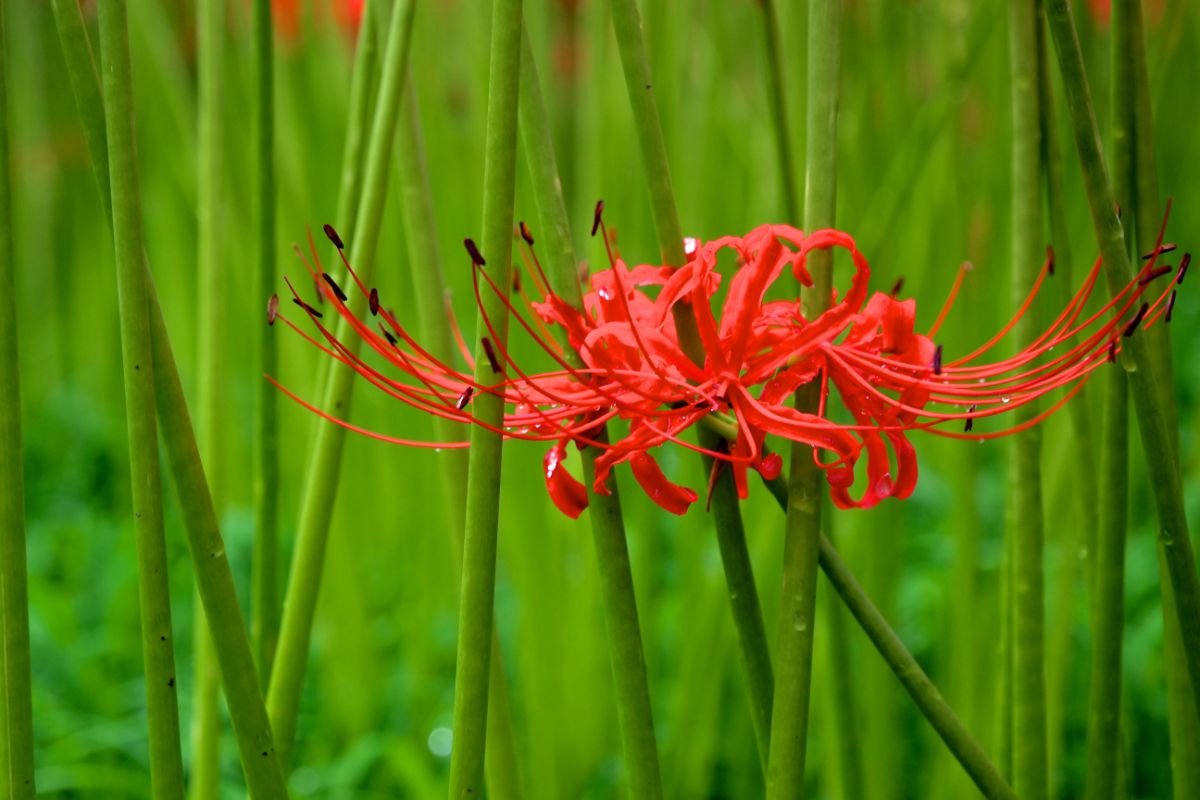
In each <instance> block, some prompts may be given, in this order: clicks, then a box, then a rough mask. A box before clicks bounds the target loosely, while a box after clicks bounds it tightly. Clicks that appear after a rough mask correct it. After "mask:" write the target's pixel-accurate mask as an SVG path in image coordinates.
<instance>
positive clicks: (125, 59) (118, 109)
mask: <svg viewBox="0 0 1200 800" xmlns="http://www.w3.org/2000/svg"><path fill="white" fill-rule="evenodd" d="M100 56H101V64H102V67H103V69H102V74H103V75H104V97H105V98H106V102H107V105H108V114H107V115H106V121H107V125H108V169H109V175H110V179H111V184H110V186H111V191H112V221H113V246H114V250H115V253H116V266H117V297H118V300H119V306H120V317H121V353H122V363H123V370H122V371H123V373H124V378H125V416H126V423H127V426H128V430H129V468H130V483H131V488H132V492H133V527H134V534H135V537H136V542H137V561H138V600H139V606H140V609H141V622H142V625H141V628H142V658H143V662H144V666H145V673H146V704H147V716H148V723H149V745H150V782H151V786H152V788H153V792H154V796H155V797H160V798H172V797H178V798H182V797H183V796H184V792H183V757H182V753H181V750H180V740H179V705H178V698H177V696H176V691H175V652H174V641H175V638H174V632H173V630H172V628H171V600H170V588H169V586H168V585H167V553H166V540H165V535H164V531H163V516H162V486H161V484H160V481H159V469H158V433H157V425H156V419H155V410H154V364H153V360H152V355H151V349H150V348H151V344H150V322H149V314H148V310H147V309H148V307H147V301H146V273H145V270H144V268H143V265H142V219H141V204H140V200H139V197H138V178H137V166H136V162H135V152H136V148H135V146H134V133H133V90H132V86H131V77H130V66H129V39H128V33H127V23H126V16H125V2H124V0H104V2H103V3H101V4H100Z"/></svg>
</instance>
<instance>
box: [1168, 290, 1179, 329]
mask: <svg viewBox="0 0 1200 800" xmlns="http://www.w3.org/2000/svg"><path fill="white" fill-rule="evenodd" d="M1178 292H1179V290H1178V289H1172V290H1171V298H1170V299H1169V300H1167V316H1166V320H1167V322H1170V321H1171V312H1172V311H1174V310H1175V295H1176V294H1178Z"/></svg>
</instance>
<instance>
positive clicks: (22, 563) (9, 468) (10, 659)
mask: <svg viewBox="0 0 1200 800" xmlns="http://www.w3.org/2000/svg"><path fill="white" fill-rule="evenodd" d="M7 13H8V9H7V3H5V2H4V0H0V631H2V637H3V638H2V639H0V648H2V649H0V654H2V655H0V689H3V694H2V696H0V719H3V720H4V725H3V727H2V729H0V752H2V753H3V759H2V760H0V764H2V765H3V767H4V771H3V772H0V787H3V791H6V792H7V795H6V796H7V797H10V798H12V800H27V799H29V800H32V798H33V797H34V795H35V794H36V789H35V787H34V779H33V694H32V691H33V690H32V685H31V675H30V658H29V591H28V575H27V573H26V560H25V473H24V466H23V463H22V453H23V452H24V451H23V450H22V449H21V391H20V370H19V369H18V367H19V364H18V354H17V290H16V270H15V267H14V264H13V239H12V234H13V229H12V196H11V192H12V179H11V176H10V175H9V164H10V161H9V145H8V85H7V77H8V76H7V73H8V54H7V52H6V50H7V48H6V46H5V42H6V39H5V36H6V31H5V29H6V27H7V25H6V24H5V20H6V19H7ZM0 793H3V792H0Z"/></svg>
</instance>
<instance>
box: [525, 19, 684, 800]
mask: <svg viewBox="0 0 1200 800" xmlns="http://www.w3.org/2000/svg"><path fill="white" fill-rule="evenodd" d="M523 45H524V46H523V49H522V53H521V104H520V125H521V140H522V144H523V152H524V154H525V162H526V165H527V166H528V168H529V176H530V183H531V186H532V189H533V196H534V201H535V203H536V204H537V207H538V216H539V219H540V220H541V225H540V227H539V229H538V234H537V235H538V239H539V240H540V241H541V242H542V250H543V252H545V253H547V260H546V263H547V265H548V269H549V273H548V277H549V278H550V280H551V283H552V284H553V287H554V291H555V293H556V294H558V295H559V296H560V297H562V298H563V299H564V300H566V302H568V303H570V304H571V305H572V306H573V307H575V308H576V309H580V310H581V309H582V308H583V294H582V292H581V290H580V287H579V277H578V273H577V271H576V265H577V264H578V263H579V262H578V260H577V259H576V257H575V248H574V246H573V244H572V237H571V227H570V222H569V221H568V216H567V209H566V203H565V201H564V200H563V195H562V189H561V182H560V181H559V174H558V165H557V160H556V159H555V156H554V145H553V140H552V137H551V133H550V125H549V121H548V119H547V116H546V109H545V104H544V102H543V99H542V89H541V82H540V81H539V79H538V73H537V65H536V63H535V62H534V57H533V49H532V47H531V46H530V44H529V37H528V35H526V36H525V37H524V42H523ZM560 333H561V332H560ZM564 354H565V357H566V359H567V360H568V362H569V363H571V364H572V366H574V367H583V366H584V364H583V361H582V360H581V359H580V358H579V356H578V354H577V353H576V352H575V351H574V350H572V349H571V348H565V349H564ZM600 435H604V434H603V433H601V434H600ZM581 455H582V460H583V466H584V479H583V480H584V483H585V485H587V487H588V515H589V519H590V520H591V523H592V535H593V537H594V539H595V546H596V561H597V565H598V567H599V569H600V579H601V589H602V595H601V596H602V600H603V602H604V619H605V630H606V632H607V634H608V644H609V654H610V658H611V660H612V671H613V680H614V683H615V685H616V699H617V717H618V720H619V723H620V726H621V740H622V744H623V746H624V753H625V761H626V768H627V769H628V772H629V784H630V793H631V795H632V796H633V797H637V798H645V797H659V796H661V794H662V785H661V784H662V781H661V776H660V775H659V767H658V747H657V744H656V742H655V739H654V718H653V714H652V710H651V706H650V692H649V688H648V682H647V679H646V664H645V657H644V655H643V652H642V634H641V626H640V624H639V621H638V613H637V599H636V597H635V595H634V587H633V579H632V573H631V570H630V566H629V553H628V549H627V547H626V545H625V541H626V539H625V525H624V519H623V517H622V514H621V502H620V498H619V496H618V494H617V491H616V487H615V485H614V486H612V487H611V488H612V489H613V492H612V494H610V495H602V494H597V493H596V492H594V491H592V485H593V482H594V478H595V461H596V456H597V452H596V450H595V449H594V448H585V449H584V450H583V451H581Z"/></svg>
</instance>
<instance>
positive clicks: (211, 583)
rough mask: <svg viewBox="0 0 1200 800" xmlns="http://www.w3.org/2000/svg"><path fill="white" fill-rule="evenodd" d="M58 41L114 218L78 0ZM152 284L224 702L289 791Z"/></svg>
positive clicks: (279, 786) (172, 454)
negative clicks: (276, 751) (276, 750)
mask: <svg viewBox="0 0 1200 800" xmlns="http://www.w3.org/2000/svg"><path fill="white" fill-rule="evenodd" d="M53 2H54V13H55V20H56V23H57V25H58V31H59V40H60V42H61V44H62V48H63V53H64V55H65V57H66V63H67V72H68V75H69V78H70V81H71V88H72V90H73V91H74V93H75V97H76V102H77V105H78V106H79V110H80V118H81V120H82V122H83V129H84V136H85V138H86V140H87V143H88V149H89V152H90V153H91V155H92V162H93V165H94V167H95V169H94V171H95V175H96V182H97V184H98V186H99V189H100V201H101V205H102V207H103V209H104V214H105V216H106V217H108V218H110V219H111V218H112V196H111V194H110V191H109V170H108V165H107V161H106V160H105V158H104V153H105V152H106V151H107V148H108V145H107V133H106V130H105V128H106V123H105V110H104V103H103V99H102V95H101V92H100V79H99V74H98V73H97V71H96V65H95V62H94V61H93V59H92V50H91V45H90V43H89V42H88V38H87V31H86V29H85V28H84V26H83V18H82V14H81V12H80V9H79V6H78V4H77V3H75V2H74V0H53ZM143 270H144V271H145V275H146V280H147V282H148V286H147V291H148V294H149V297H148V302H149V319H150V336H151V343H152V347H153V355H154V367H155V368H154V381H155V395H156V398H157V401H158V410H159V413H160V415H161V423H162V437H163V444H164V446H165V449H166V452H167V460H168V462H169V465H170V468H171V472H172V474H173V475H174V477H175V486H176V491H177V493H178V494H179V504H180V506H181V507H182V511H183V520H184V524H185V526H186V529H187V535H188V549H189V551H190V553H191V557H192V565H193V568H194V569H195V571H196V583H197V586H198V587H199V589H200V600H201V602H203V603H204V609H205V614H206V616H207V618H208V620H209V630H210V632H211V633H212V636H213V644H214V647H215V650H216V653H217V661H218V663H219V664H220V666H221V676H222V682H223V684H224V687H225V700H226V702H227V704H228V706H229V717H230V720H231V721H232V723H233V731H234V735H235V736H236V737H237V741H238V749H239V752H240V755H241V760H242V768H243V770H244V771H245V774H246V783H247V785H248V786H249V787H250V794H251V796H252V797H254V798H256V800H275V798H286V797H287V796H288V793H287V786H286V784H285V782H284V778H283V771H282V770H281V769H280V767H279V760H278V758H277V756H276V754H275V745H274V743H273V739H272V736H271V727H270V725H269V723H268V721H267V713H266V706H265V704H264V703H263V696H262V690H261V689H260V687H259V685H258V678H257V674H256V671H255V669H254V660H253V657H252V656H251V654H250V640H249V638H248V636H247V635H246V626H245V622H244V620H243V618H242V612H241V607H240V606H239V605H238V597H237V591H236V589H235V587H234V583H233V573H232V571H231V570H230V568H229V560H228V558H227V557H226V554H225V543H224V541H223V539H222V538H221V532H220V528H219V527H218V525H217V515H216V510H215V508H214V506H213V502H212V496H211V495H210V493H209V491H208V479H207V478H206V477H205V475H204V467H203V464H202V463H201V461H200V452H199V449H198V448H197V446H196V437H195V434H194V432H193V429H192V422H191V417H190V415H189V413H188V408H187V401H186V399H185V397H184V393H183V384H182V381H181V380H180V377H179V370H178V369H177V367H176V366H175V357H174V355H173V354H172V352H171V342H170V338H169V336H168V334H167V327H166V321H165V320H164V319H163V315H162V309H161V308H160V307H159V303H158V296H157V295H156V294H155V291H154V285H153V281H152V280H151V277H150V269H149V264H147V263H146V262H145V261H144V260H143Z"/></svg>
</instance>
